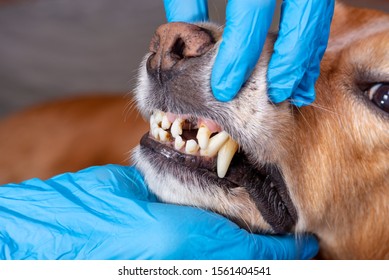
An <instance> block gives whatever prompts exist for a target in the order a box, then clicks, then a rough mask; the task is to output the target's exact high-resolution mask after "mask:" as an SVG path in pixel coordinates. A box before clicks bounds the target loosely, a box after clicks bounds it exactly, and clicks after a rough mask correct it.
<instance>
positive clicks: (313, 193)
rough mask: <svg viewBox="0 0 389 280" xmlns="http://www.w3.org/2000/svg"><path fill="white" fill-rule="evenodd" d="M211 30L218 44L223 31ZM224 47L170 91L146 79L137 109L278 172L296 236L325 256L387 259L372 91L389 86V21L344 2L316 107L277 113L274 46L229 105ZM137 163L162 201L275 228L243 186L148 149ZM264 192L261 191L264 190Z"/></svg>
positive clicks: (384, 176)
mask: <svg viewBox="0 0 389 280" xmlns="http://www.w3.org/2000/svg"><path fill="white" fill-rule="evenodd" d="M202 27H204V28H206V29H208V30H210V32H212V35H213V37H214V38H215V40H216V41H219V40H220V36H221V30H220V29H218V28H216V27H215V26H211V25H202ZM218 45H219V44H218V43H216V45H215V47H214V48H212V49H211V50H209V51H208V52H207V53H205V54H204V55H202V56H201V57H196V58H190V59H189V60H188V61H185V62H182V63H183V64H181V65H180V66H179V67H178V68H179V69H180V70H179V71H174V70H172V73H170V74H169V75H170V77H171V75H173V78H170V80H166V81H165V82H164V83H162V85H161V84H160V83H158V82H156V80H154V79H153V75H152V74H151V73H148V72H147V70H146V60H147V59H148V58H149V56H150V55H148V56H146V59H145V62H144V64H143V66H142V68H141V71H140V82H139V87H138V89H137V101H138V105H139V107H140V109H141V111H142V112H143V114H144V115H145V116H149V115H150V114H151V112H152V110H154V109H159V110H163V111H169V112H173V113H176V114H190V115H193V116H196V117H206V118H210V119H213V120H215V121H216V122H217V123H219V124H220V125H221V126H222V127H223V129H224V130H226V131H227V132H228V133H229V134H230V135H231V136H232V138H233V139H235V140H236V141H237V142H238V143H239V144H240V147H241V149H242V150H243V151H244V152H245V153H246V154H248V157H249V159H250V160H251V162H252V164H253V165H256V166H258V167H260V166H261V165H262V164H265V163H273V164H277V166H278V167H279V168H280V170H281V171H282V173H283V176H284V180H285V182H286V185H287V187H288V191H289V193H290V196H291V198H292V200H293V202H294V205H295V207H296V209H297V213H298V222H297V224H296V227H295V228H294V231H296V232H312V233H315V234H316V235H317V236H318V237H319V239H320V241H321V256H322V257H325V258H366V259H372V258H373V259H375V258H389V226H388V225H387V221H388V218H389V203H388V202H389V115H388V113H387V112H384V111H383V110H381V109H379V108H378V107H377V106H375V105H373V103H372V102H371V101H370V100H369V99H368V96H367V93H366V91H367V90H368V89H369V88H370V87H371V86H373V85H375V84H377V83H388V82H389V52H388V51H387V50H388V49H389V16H388V15H386V14H384V13H380V12H377V11H370V10H363V9H356V8H351V7H347V6H343V5H341V4H337V7H336V13H335V17H334V22H333V24H332V32H331V38H330V41H329V47H328V49H327V52H326V54H325V56H324V59H323V61H322V64H321V75H320V78H319V80H318V82H317V84H316V92H317V99H316V101H315V102H314V104H313V105H312V106H307V107H303V108H301V109H298V108H296V107H292V106H290V105H289V104H288V103H287V102H285V103H283V104H280V105H274V104H271V103H270V102H269V101H268V98H267V95H266V68H267V62H268V59H269V57H270V53H271V47H272V39H271V38H270V39H269V40H268V42H267V44H266V47H265V50H264V51H263V53H262V55H261V58H260V61H259V62H258V64H257V67H256V69H255V71H254V73H253V74H252V76H251V78H250V79H249V80H248V82H247V83H246V84H245V86H244V87H243V88H242V89H241V91H240V92H239V94H238V96H237V97H236V98H235V99H234V100H232V101H231V102H228V103H221V102H218V101H216V100H215V99H214V98H213V96H212V93H211V90H210V75H211V69H212V65H213V62H214V58H215V56H216V52H217V48H218ZM135 159H136V165H137V166H138V168H139V169H140V170H142V172H144V174H145V178H146V181H147V183H148V184H149V186H150V188H151V189H152V190H153V191H154V192H155V193H156V194H157V195H158V196H159V197H160V198H161V199H162V200H164V201H167V202H173V203H179V204H186V205H195V206H200V207H204V208H207V209H212V210H214V211H216V212H219V213H221V214H223V215H226V216H228V217H231V218H233V219H234V220H237V221H240V224H242V225H244V226H245V227H246V228H248V229H250V230H254V231H258V230H270V229H271V227H270V226H269V225H268V224H267V223H266V222H265V221H264V219H263V217H262V215H261V214H262V213H260V212H259V211H258V210H257V209H256V207H255V202H254V200H253V199H252V198H251V197H250V193H249V190H248V189H246V188H245V186H240V187H238V188H233V189H228V190H227V191H226V188H225V187H223V183H220V182H218V181H215V180H211V179H209V178H207V176H203V173H196V172H193V170H191V169H189V168H187V167H185V166H180V165H177V164H173V163H172V164H166V162H163V164H160V163H159V162H158V160H157V161H156V160H153V159H152V158H150V156H149V155H148V154H147V153H146V152H144V151H143V150H142V149H141V148H139V149H137V150H136V152H135ZM258 187H260V186H258Z"/></svg>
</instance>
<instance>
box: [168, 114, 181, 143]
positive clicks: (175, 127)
mask: <svg viewBox="0 0 389 280" xmlns="http://www.w3.org/2000/svg"><path fill="white" fill-rule="evenodd" d="M183 122H184V120H183V119H181V118H177V119H175V120H174V122H173V124H172V128H171V129H170V132H171V133H172V135H173V137H174V138H176V137H177V136H179V135H181V134H182V123H183Z"/></svg>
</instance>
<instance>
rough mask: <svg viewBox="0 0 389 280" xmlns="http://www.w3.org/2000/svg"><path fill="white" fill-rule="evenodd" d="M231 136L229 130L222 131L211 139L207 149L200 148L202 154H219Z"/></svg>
mask: <svg viewBox="0 0 389 280" xmlns="http://www.w3.org/2000/svg"><path fill="white" fill-rule="evenodd" d="M229 138H230V136H229V135H228V133H227V132H225V131H222V132H219V133H218V134H216V135H215V136H213V137H212V138H211V139H209V144H208V148H207V149H205V150H200V155H201V156H206V157H213V156H215V155H216V154H217V152H218V151H219V150H220V148H221V147H222V146H223V144H224V143H226V142H227V140H228V139H229Z"/></svg>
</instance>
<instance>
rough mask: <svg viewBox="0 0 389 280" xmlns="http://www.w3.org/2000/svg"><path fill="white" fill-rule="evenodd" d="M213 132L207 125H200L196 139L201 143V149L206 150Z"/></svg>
mask: <svg viewBox="0 0 389 280" xmlns="http://www.w3.org/2000/svg"><path fill="white" fill-rule="evenodd" d="M211 134H212V133H211V131H210V130H209V128H208V127H207V126H206V125H203V124H202V125H200V128H199V131H198V132H197V135H196V138H197V141H198V142H199V146H200V148H201V149H203V150H205V149H206V148H207V147H208V144H209V137H210V136H211Z"/></svg>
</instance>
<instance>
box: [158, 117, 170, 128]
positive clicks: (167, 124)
mask: <svg viewBox="0 0 389 280" xmlns="http://www.w3.org/2000/svg"><path fill="white" fill-rule="evenodd" d="M171 125H172V123H171V122H170V121H169V119H168V118H167V116H166V115H164V116H163V117H162V125H161V127H162V128H163V129H169V128H170V126H171Z"/></svg>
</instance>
